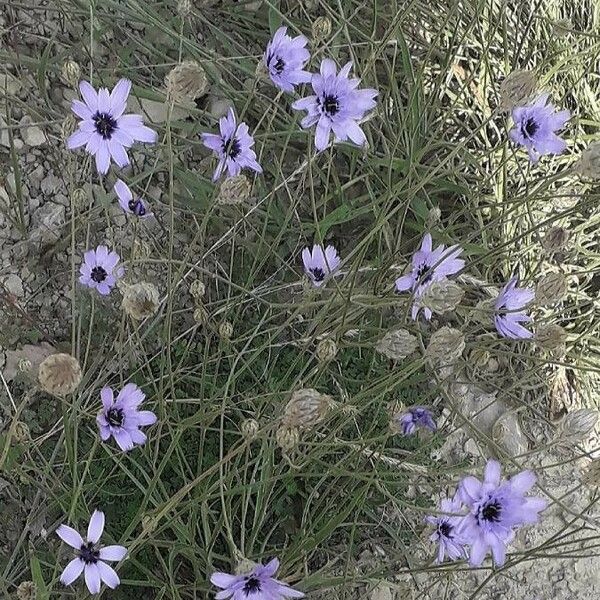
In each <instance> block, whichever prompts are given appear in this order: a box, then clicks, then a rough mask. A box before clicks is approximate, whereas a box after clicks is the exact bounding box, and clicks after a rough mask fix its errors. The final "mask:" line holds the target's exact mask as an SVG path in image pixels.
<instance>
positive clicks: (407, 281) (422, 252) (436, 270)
mask: <svg viewBox="0 0 600 600" xmlns="http://www.w3.org/2000/svg"><path fill="white" fill-rule="evenodd" d="M461 252H462V248H459V247H458V246H450V247H449V248H448V249H446V247H445V246H444V245H443V244H440V245H439V246H438V247H437V248H436V249H435V250H432V242H431V235H430V234H429V233H426V234H425V235H424V236H423V241H422V242H421V248H420V249H419V250H417V251H416V252H415V253H414V254H413V257H412V270H411V272H410V273H408V274H406V275H403V276H402V277H399V278H398V279H396V291H398V292H405V291H407V290H411V291H412V293H413V295H414V296H415V302H414V304H413V307H412V318H413V319H416V318H417V315H418V314H419V310H420V308H421V307H420V305H419V297H420V296H421V295H422V294H423V292H424V291H425V290H426V289H427V287H428V286H429V285H430V284H431V283H433V282H434V281H442V280H444V279H446V278H448V277H449V276H450V275H454V274H455V273H458V272H459V271H460V270H461V269H462V268H463V267H464V266H465V261H464V260H463V259H462V258H458V256H459V255H460V254H461ZM423 312H424V314H425V318H426V319H427V320H428V321H429V319H431V315H432V312H431V310H430V309H429V308H427V307H425V308H424V309H423Z"/></svg>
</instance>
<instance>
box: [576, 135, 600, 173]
mask: <svg viewBox="0 0 600 600" xmlns="http://www.w3.org/2000/svg"><path fill="white" fill-rule="evenodd" d="M577 170H578V171H579V174H580V175H582V176H583V177H586V178H588V179H600V142H593V143H591V144H590V145H589V146H588V147H587V148H586V149H585V150H584V151H583V153H582V154H581V158H580V159H579V162H578V163H577Z"/></svg>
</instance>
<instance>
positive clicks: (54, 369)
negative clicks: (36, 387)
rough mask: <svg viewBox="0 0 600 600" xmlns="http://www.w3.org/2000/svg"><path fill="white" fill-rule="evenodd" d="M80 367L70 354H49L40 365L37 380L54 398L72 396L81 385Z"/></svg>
mask: <svg viewBox="0 0 600 600" xmlns="http://www.w3.org/2000/svg"><path fill="white" fill-rule="evenodd" d="M81 377H82V375H81V367H80V366H79V362H77V359H76V358H73V357H72V356H71V355H70V354H63V353H61V354H51V355H50V356H48V358H46V359H45V360H44V361H42V363H41V364H40V367H39V371H38V380H39V382H40V385H41V386H42V389H43V390H44V391H45V392H48V394H53V395H54V396H60V397H63V396H66V395H68V394H72V393H73V392H74V391H75V390H76V389H77V387H78V386H79V384H80V383H81Z"/></svg>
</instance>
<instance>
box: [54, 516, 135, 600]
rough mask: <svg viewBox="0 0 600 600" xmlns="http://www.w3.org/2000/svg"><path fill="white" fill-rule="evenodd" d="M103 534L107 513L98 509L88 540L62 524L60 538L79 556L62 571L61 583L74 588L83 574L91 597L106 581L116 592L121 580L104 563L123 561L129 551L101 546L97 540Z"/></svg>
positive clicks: (59, 530)
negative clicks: (74, 583)
mask: <svg viewBox="0 0 600 600" xmlns="http://www.w3.org/2000/svg"><path fill="white" fill-rule="evenodd" d="M103 531H104V513H103V512H101V511H99V510H95V511H94V514H93V515H92V518H91V519H90V523H89V525H88V529H87V537H86V539H85V541H84V540H83V538H82V537H81V536H80V535H79V533H77V531H75V529H73V528H72V527H69V526H68V525H61V526H60V527H58V529H57V530H56V534H57V535H58V537H60V539H61V540H62V541H63V542H65V543H66V544H69V546H71V548H75V550H77V557H76V558H74V559H73V560H72V561H71V562H70V563H69V564H68V565H67V566H66V567H65V570H64V571H63V572H62V575H61V576H60V582H61V583H62V584H63V585H71V584H72V583H73V582H74V581H75V580H76V579H77V578H78V577H79V576H80V575H81V573H83V574H84V577H85V584H86V585H87V589H88V590H89V591H90V594H98V593H99V592H100V584H101V582H102V581H103V582H104V583H105V584H106V585H107V586H108V587H109V588H111V589H113V590H114V589H115V588H116V587H117V586H118V585H119V583H121V581H120V580H119V576H118V575H117V574H116V573H115V571H114V569H113V568H112V567H109V566H108V565H107V564H106V563H105V562H104V561H105V560H110V561H113V560H122V559H123V558H125V555H126V554H127V548H125V547H124V546H104V548H101V547H100V546H99V545H98V540H99V539H100V537H101V536H102V532H103Z"/></svg>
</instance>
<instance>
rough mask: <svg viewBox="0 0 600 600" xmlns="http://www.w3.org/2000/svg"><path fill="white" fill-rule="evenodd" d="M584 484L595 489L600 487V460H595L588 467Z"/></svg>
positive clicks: (583, 479)
mask: <svg viewBox="0 0 600 600" xmlns="http://www.w3.org/2000/svg"><path fill="white" fill-rule="evenodd" d="M581 479H582V481H583V483H586V484H587V485H591V486H593V487H600V458H595V459H594V460H592V462H591V463H590V464H589V465H588V466H587V469H586V470H585V471H584V473H583V476H582V478H581Z"/></svg>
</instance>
